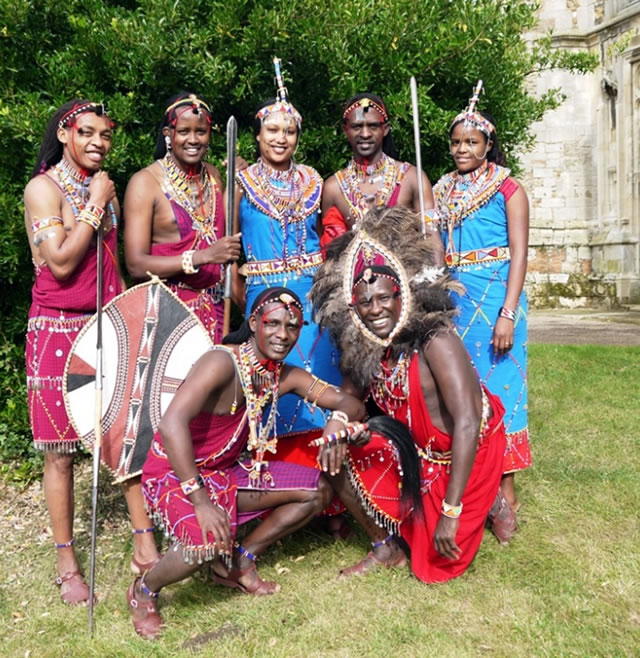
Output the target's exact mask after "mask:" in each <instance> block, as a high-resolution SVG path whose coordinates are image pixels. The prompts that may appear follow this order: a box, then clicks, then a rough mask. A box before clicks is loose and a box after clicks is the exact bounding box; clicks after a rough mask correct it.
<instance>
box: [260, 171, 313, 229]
mask: <svg viewBox="0 0 640 658" xmlns="http://www.w3.org/2000/svg"><path fill="white" fill-rule="evenodd" d="M257 165H258V166H257V167H256V173H257V176H258V182H259V183H260V187H261V188H262V191H263V193H264V194H265V196H266V197H267V199H268V200H269V202H270V203H271V205H272V206H273V207H274V208H275V209H276V212H277V214H278V217H277V219H278V220H280V221H282V220H283V219H287V220H288V221H296V220H297V219H299V218H300V216H301V214H302V213H301V212H300V210H301V209H300V202H301V200H302V189H301V185H300V177H299V176H298V172H297V168H296V165H295V162H293V161H292V162H291V164H290V165H289V168H288V169H286V170H285V171H280V170H278V169H274V168H273V167H271V166H269V165H268V164H267V163H266V162H265V161H264V160H263V159H262V158H258V162H257Z"/></svg>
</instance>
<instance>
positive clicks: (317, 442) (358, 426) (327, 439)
mask: <svg viewBox="0 0 640 658" xmlns="http://www.w3.org/2000/svg"><path fill="white" fill-rule="evenodd" d="M360 430H362V431H363V432H366V430H367V424H366V423H352V424H351V425H348V426H347V427H345V428H344V429H343V430H340V431H339V432H334V433H333V434H327V435H326V436H320V437H318V438H317V439H313V441H309V445H310V446H313V447H316V448H318V447H320V446H323V445H326V444H327V443H337V442H338V441H342V439H347V441H348V440H349V438H350V437H351V435H353V434H355V433H356V432H359V431H360Z"/></svg>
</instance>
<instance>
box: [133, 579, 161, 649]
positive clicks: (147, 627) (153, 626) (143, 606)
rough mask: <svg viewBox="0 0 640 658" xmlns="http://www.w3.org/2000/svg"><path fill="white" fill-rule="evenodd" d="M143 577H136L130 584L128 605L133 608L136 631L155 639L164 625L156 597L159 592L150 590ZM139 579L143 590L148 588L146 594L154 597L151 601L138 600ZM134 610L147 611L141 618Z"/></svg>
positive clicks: (145, 636) (140, 634) (146, 637)
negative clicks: (138, 617) (136, 616)
mask: <svg viewBox="0 0 640 658" xmlns="http://www.w3.org/2000/svg"><path fill="white" fill-rule="evenodd" d="M142 578H143V577H140V578H136V579H135V580H134V581H133V582H132V583H131V585H130V586H129V589H128V590H127V605H128V606H129V608H130V609H131V619H132V621H133V628H134V630H135V632H136V633H137V634H138V635H139V636H140V637H143V638H145V639H146V640H155V639H156V638H157V637H158V635H160V633H161V631H162V628H163V626H164V622H163V621H162V617H161V616H160V615H159V613H158V609H157V608H156V599H157V598H158V594H157V593H154V592H152V591H151V590H149V589H148V588H147V587H146V586H145V584H144V581H143V580H142ZM139 580H140V581H141V582H140V586H141V588H142V589H143V591H144V590H146V591H145V594H147V595H148V596H151V597H153V598H152V599H151V601H138V599H137V598H136V583H137V582H138V581H139ZM133 610H143V611H145V615H144V616H143V617H141V618H140V619H136V618H135V617H134V616H133Z"/></svg>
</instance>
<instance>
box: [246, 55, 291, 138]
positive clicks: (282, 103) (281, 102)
mask: <svg viewBox="0 0 640 658" xmlns="http://www.w3.org/2000/svg"><path fill="white" fill-rule="evenodd" d="M273 68H274V69H275V79H276V88H277V91H276V102H275V103H273V104H272V105H266V106H265V107H262V108H260V111H259V112H258V113H257V114H256V118H257V119H260V121H264V120H265V119H266V118H267V117H268V116H269V115H270V114H278V113H282V114H288V115H290V116H291V117H292V118H293V120H294V121H295V122H296V126H298V130H299V129H300V127H301V126H302V117H301V116H300V112H298V110H296V108H295V107H294V106H293V105H292V104H291V103H290V102H289V99H288V92H287V88H286V87H285V86H284V82H283V79H282V70H281V69H280V60H279V59H278V58H277V57H274V58H273Z"/></svg>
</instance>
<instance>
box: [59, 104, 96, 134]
mask: <svg viewBox="0 0 640 658" xmlns="http://www.w3.org/2000/svg"><path fill="white" fill-rule="evenodd" d="M85 112H93V113H94V114H97V115H98V116H99V117H100V116H104V115H106V114H107V110H106V109H105V107H104V103H93V102H88V103H76V104H75V105H74V106H73V107H72V108H71V109H70V110H69V111H68V112H66V113H65V114H63V115H62V117H61V119H60V121H58V128H68V127H69V126H72V125H73V124H74V123H75V122H76V118H77V117H78V115H80V114H84V113H85Z"/></svg>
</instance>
